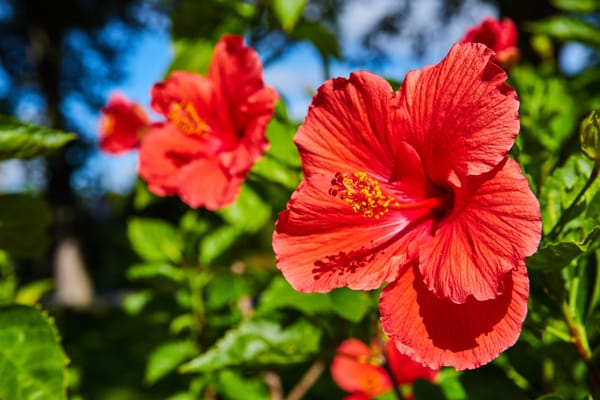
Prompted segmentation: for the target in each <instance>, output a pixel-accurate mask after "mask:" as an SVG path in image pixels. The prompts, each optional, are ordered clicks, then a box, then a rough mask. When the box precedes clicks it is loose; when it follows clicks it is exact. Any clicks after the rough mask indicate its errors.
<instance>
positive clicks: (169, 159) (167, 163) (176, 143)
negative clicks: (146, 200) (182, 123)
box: [138, 123, 206, 196]
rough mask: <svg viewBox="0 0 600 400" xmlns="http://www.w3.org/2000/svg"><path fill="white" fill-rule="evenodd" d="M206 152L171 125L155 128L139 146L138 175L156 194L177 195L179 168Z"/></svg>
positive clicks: (159, 125) (154, 126) (200, 145)
mask: <svg viewBox="0 0 600 400" xmlns="http://www.w3.org/2000/svg"><path fill="white" fill-rule="evenodd" d="M205 151H206V149H205V148H204V144H203V143H202V141H200V140H199V139H198V138H196V137H193V136H190V135H184V134H183V133H181V132H180V131H179V130H178V129H177V128H175V126H173V125H171V124H162V123H157V124H154V125H152V126H151V128H150V131H149V132H148V134H147V135H146V136H145V137H144V140H142V143H141V145H140V152H139V159H140V162H139V167H138V170H139V174H140V176H141V177H142V178H143V179H144V180H145V181H146V182H147V183H148V188H149V189H150V191H152V192H153V193H155V194H157V195H159V196H165V195H170V194H175V193H176V192H177V186H178V181H179V177H178V174H179V168H180V167H181V166H182V165H185V164H187V163H189V162H190V161H191V160H193V159H194V158H196V157H199V156H201V155H202V154H204V153H205Z"/></svg>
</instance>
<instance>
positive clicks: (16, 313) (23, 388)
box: [0, 305, 67, 400]
mask: <svg viewBox="0 0 600 400" xmlns="http://www.w3.org/2000/svg"><path fill="white" fill-rule="evenodd" d="M0 327H2V328H1V329H0V399H7V400H8V399H10V400H29V399H32V400H33V399H44V400H59V399H66V372H65V365H66V362H67V360H66V358H65V355H64V354H63V351H62V349H61V347H60V345H59V343H58V335H57V332H56V329H55V328H54V325H53V324H52V322H51V321H50V319H49V318H48V317H47V316H46V315H45V314H44V313H43V312H42V311H40V310H39V309H37V308H33V307H26V306H17V305H13V306H7V307H0Z"/></svg>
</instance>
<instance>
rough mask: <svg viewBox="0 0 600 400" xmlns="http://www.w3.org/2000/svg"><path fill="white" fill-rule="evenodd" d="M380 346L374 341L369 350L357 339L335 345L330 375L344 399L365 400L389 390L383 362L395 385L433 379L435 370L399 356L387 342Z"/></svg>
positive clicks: (388, 378)
mask: <svg viewBox="0 0 600 400" xmlns="http://www.w3.org/2000/svg"><path fill="white" fill-rule="evenodd" d="M381 347H382V346H381V344H380V342H378V341H374V343H373V344H372V345H371V346H370V347H369V346H367V345H366V344H365V343H363V342H362V341H360V340H358V339H347V340H345V341H343V342H342V343H341V344H340V345H339V346H338V348H337V350H336V355H335V357H334V358H333V362H332V363H331V376H332V378H333V380H334V381H335V383H336V384H337V385H338V386H339V387H340V388H341V389H343V390H344V391H346V392H349V393H350V394H349V395H348V396H346V397H345V400H359V399H364V400H369V399H372V398H374V397H376V396H379V395H381V394H383V393H385V392H387V391H389V390H391V389H392V387H393V385H394V382H393V381H392V379H391V378H390V375H389V373H388V371H386V369H385V368H384V367H383V363H384V362H386V361H387V363H388V367H389V370H390V371H391V372H392V374H393V376H394V380H395V383H397V384H400V385H404V384H412V383H413V382H414V381H416V380H417V379H427V380H429V381H431V382H433V381H434V380H435V379H436V377H437V371H435V370H432V369H430V368H427V367H424V366H423V365H421V364H419V363H417V362H415V361H414V360H412V359H411V358H409V357H407V356H405V355H403V354H400V353H399V352H398V349H397V348H396V346H395V345H394V344H393V343H392V342H391V341H387V342H386V343H385V349H382V348H381ZM383 351H385V359H384V358H383V355H382V352H383Z"/></svg>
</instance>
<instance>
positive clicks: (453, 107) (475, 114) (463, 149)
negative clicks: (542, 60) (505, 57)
mask: <svg viewBox="0 0 600 400" xmlns="http://www.w3.org/2000/svg"><path fill="white" fill-rule="evenodd" d="M492 56H493V52H492V51H491V50H490V49H488V48H487V47H485V46H483V45H481V44H476V43H462V44H456V45H454V46H453V47H452V49H451V50H450V52H449V53H448V55H447V56H446V58H444V59H443V60H442V61H441V62H440V63H439V64H437V65H435V66H431V67H426V68H423V69H421V70H418V71H411V72H409V73H408V74H407V75H406V78H405V80H404V82H403V84H402V87H401V89H400V97H399V110H398V112H397V113H396V114H395V120H394V125H395V126H396V125H397V126H398V128H397V129H400V130H401V132H402V135H403V138H404V140H406V141H407V142H408V143H410V144H411V145H412V146H413V147H414V148H415V149H416V150H417V153H418V154H419V155H420V156H421V159H422V161H423V163H424V165H425V171H426V172H427V175H428V176H429V178H430V179H432V180H433V181H434V182H435V183H438V184H441V185H445V184H446V183H447V182H448V181H451V182H453V183H454V184H455V185H460V181H459V180H458V179H457V176H459V177H460V176H464V175H478V174H482V173H485V172H488V171H490V170H492V169H493V168H494V167H495V166H496V165H497V164H498V163H499V162H500V161H502V159H503V158H504V157H505V156H506V155H507V153H508V151H509V150H510V148H511V146H512V145H513V142H514V140H515V137H516V136H517V132H518V131H519V117H518V115H517V110H518V107H519V101H518V99H517V95H516V93H515V91H514V90H513V89H512V88H511V87H509V86H508V85H507V84H506V83H505V80H506V73H505V72H504V71H503V70H502V69H501V68H500V67H498V66H497V65H496V64H494V63H491V62H490V58H491V57H492Z"/></svg>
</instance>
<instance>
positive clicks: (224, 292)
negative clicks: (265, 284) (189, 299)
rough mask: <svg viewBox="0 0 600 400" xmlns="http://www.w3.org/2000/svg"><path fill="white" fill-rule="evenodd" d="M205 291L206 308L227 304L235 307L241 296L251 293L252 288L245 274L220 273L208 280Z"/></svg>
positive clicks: (216, 307)
mask: <svg viewBox="0 0 600 400" xmlns="http://www.w3.org/2000/svg"><path fill="white" fill-rule="evenodd" d="M205 293H206V300H205V301H206V308H207V309H209V310H217V309H220V308H223V307H225V306H227V305H231V306H236V307H237V303H238V300H239V299H240V298H241V297H242V296H251V295H252V288H251V285H250V282H249V280H248V279H247V277H246V276H243V275H233V274H230V273H222V274H216V275H214V276H213V277H212V278H211V279H210V281H208V283H207V284H206V290H205Z"/></svg>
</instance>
